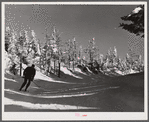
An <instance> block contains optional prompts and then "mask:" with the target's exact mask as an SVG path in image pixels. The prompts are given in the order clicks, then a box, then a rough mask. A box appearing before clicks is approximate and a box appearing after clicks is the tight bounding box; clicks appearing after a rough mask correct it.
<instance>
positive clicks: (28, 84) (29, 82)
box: [25, 79, 31, 91]
mask: <svg viewBox="0 0 149 122" xmlns="http://www.w3.org/2000/svg"><path fill="white" fill-rule="evenodd" d="M30 84H31V79H28V83H27V85H26V88H25V91H26V90H27V88H28V87H29V86H30Z"/></svg>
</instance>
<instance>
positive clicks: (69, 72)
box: [61, 67, 83, 79]
mask: <svg viewBox="0 0 149 122" xmlns="http://www.w3.org/2000/svg"><path fill="white" fill-rule="evenodd" d="M61 71H62V72H64V73H65V74H68V75H70V76H73V77H75V78H78V79H83V78H82V77H79V76H76V75H75V74H73V73H72V72H71V71H69V70H68V69H67V68H66V67H61Z"/></svg>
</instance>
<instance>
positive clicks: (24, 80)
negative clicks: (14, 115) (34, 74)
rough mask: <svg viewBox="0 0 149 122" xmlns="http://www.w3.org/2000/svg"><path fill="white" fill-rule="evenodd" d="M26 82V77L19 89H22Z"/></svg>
mask: <svg viewBox="0 0 149 122" xmlns="http://www.w3.org/2000/svg"><path fill="white" fill-rule="evenodd" d="M26 83H27V78H24V82H23V84H22V86H21V88H20V89H19V90H20V91H21V90H22V88H23V87H24V86H25V84H26Z"/></svg>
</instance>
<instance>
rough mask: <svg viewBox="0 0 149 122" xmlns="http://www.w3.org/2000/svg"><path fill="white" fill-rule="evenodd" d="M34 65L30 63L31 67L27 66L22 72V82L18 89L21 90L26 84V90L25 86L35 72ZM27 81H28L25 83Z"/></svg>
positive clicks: (31, 79)
mask: <svg viewBox="0 0 149 122" xmlns="http://www.w3.org/2000/svg"><path fill="white" fill-rule="evenodd" d="M34 67H35V65H34V64H32V66H31V67H27V68H26V69H25V70H24V72H23V77H24V82H23V84H22V86H21V88H20V89H19V90H20V91H21V90H22V88H23V87H24V86H25V85H26V88H25V91H26V90H27V88H28V87H29V85H30V83H31V81H33V80H34V76H35V74H36V70H35V68H34ZM27 81H28V83H27Z"/></svg>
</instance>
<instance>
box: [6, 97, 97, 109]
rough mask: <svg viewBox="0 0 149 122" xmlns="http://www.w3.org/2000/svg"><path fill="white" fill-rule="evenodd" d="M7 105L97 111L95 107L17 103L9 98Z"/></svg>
mask: <svg viewBox="0 0 149 122" xmlns="http://www.w3.org/2000/svg"><path fill="white" fill-rule="evenodd" d="M5 105H16V106H22V107H24V108H28V109H60V110H67V109H68V110H69V109H95V108H94V107H81V106H72V105H61V104H34V103H29V102H22V101H15V100H11V99H9V98H5Z"/></svg>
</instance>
